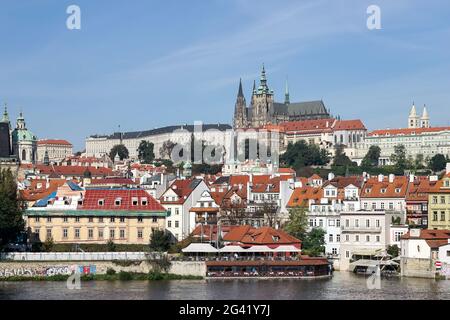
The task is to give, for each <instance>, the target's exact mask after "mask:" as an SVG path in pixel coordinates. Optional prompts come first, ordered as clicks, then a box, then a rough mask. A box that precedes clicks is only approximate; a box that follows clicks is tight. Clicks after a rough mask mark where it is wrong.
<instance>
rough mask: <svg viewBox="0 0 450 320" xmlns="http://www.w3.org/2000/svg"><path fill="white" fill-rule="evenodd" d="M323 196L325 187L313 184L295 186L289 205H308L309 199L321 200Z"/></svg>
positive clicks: (291, 206)
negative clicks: (312, 185)
mask: <svg viewBox="0 0 450 320" xmlns="http://www.w3.org/2000/svg"><path fill="white" fill-rule="evenodd" d="M322 197H323V189H322V188H315V187H311V186H304V187H301V188H295V189H294V192H293V193H292V195H291V197H290V199H289V201H288V204H287V206H288V207H290V208H293V207H300V206H308V203H309V200H314V201H320V199H321V198H322Z"/></svg>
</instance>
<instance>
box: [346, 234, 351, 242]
mask: <svg viewBox="0 0 450 320" xmlns="http://www.w3.org/2000/svg"><path fill="white" fill-rule="evenodd" d="M345 241H347V242H348V241H350V236H349V235H348V234H346V235H345Z"/></svg>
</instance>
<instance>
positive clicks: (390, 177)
mask: <svg viewBox="0 0 450 320" xmlns="http://www.w3.org/2000/svg"><path fill="white" fill-rule="evenodd" d="M394 179H395V175H394V174H393V173H391V174H390V175H389V183H393V182H394Z"/></svg>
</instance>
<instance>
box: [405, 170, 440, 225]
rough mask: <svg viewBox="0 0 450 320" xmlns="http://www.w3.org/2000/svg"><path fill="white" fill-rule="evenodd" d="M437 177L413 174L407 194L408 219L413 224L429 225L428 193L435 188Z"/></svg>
mask: <svg viewBox="0 0 450 320" xmlns="http://www.w3.org/2000/svg"><path fill="white" fill-rule="evenodd" d="M436 182H437V177H433V176H430V177H420V176H414V175H411V176H410V177H409V187H408V192H407V194H406V219H407V223H408V224H409V225H411V226H416V227H422V228H427V227H428V195H429V193H430V192H431V191H432V190H433V188H434V187H435V185H436Z"/></svg>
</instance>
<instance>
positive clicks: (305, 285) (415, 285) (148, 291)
mask: <svg viewBox="0 0 450 320" xmlns="http://www.w3.org/2000/svg"><path fill="white" fill-rule="evenodd" d="M0 299H2V300H5V299H7V300H8V299H22V300H28V299H32V300H35V299H39V300H41V299H44V300H54V299H69V300H79V299H87V300H94V299H95V300H98V299H114V300H115V299H120V300H126V299H135V300H142V299H144V300H145V299H147V300H152V299H158V300H165V299H169V300H172V299H186V300H228V299H238V300H239V299H250V300H259V299H261V300H266V299H269V300H270V299H283V300H284V299H286V300H300V299H312V300H336V299H344V300H359V299H370V300H376V299H400V300H407V299H418V300H427V299H450V281H448V280H447V281H446V280H440V281H436V280H431V279H417V278H383V279H381V283H380V286H379V289H368V286H367V278H366V277H365V276H364V275H354V274H352V273H349V272H335V273H334V275H333V278H331V279H318V280H295V279H288V280H281V279H270V280H256V279H248V280H247V279H245V280H217V279H215V280H183V281H111V282H109V281H86V282H82V283H81V289H78V290H77V289H73V290H70V289H67V285H66V283H65V282H0Z"/></svg>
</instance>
